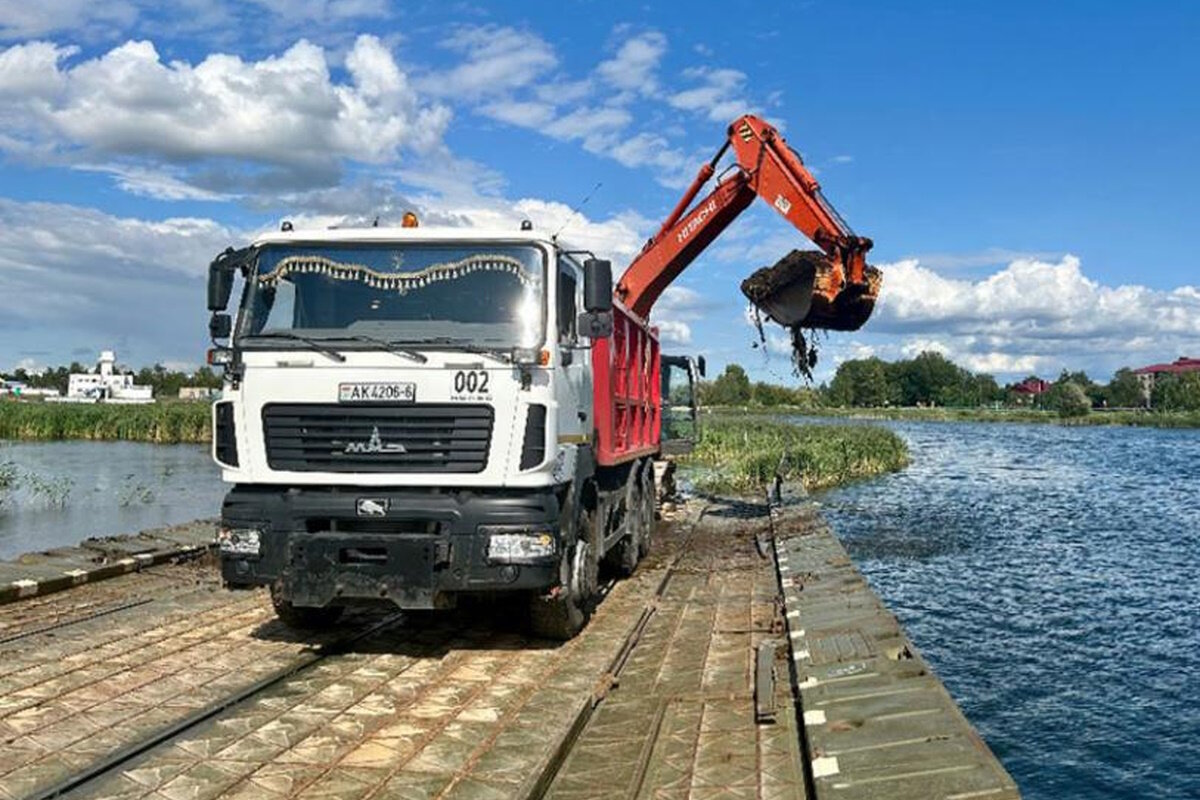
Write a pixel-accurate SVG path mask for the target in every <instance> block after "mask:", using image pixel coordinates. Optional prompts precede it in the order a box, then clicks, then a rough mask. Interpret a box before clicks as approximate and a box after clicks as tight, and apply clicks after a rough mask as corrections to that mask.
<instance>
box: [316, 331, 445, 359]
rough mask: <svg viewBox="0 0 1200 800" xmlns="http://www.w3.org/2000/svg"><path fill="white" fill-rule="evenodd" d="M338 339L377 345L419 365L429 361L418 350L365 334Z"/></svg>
mask: <svg viewBox="0 0 1200 800" xmlns="http://www.w3.org/2000/svg"><path fill="white" fill-rule="evenodd" d="M338 338H339V339H349V340H350V341H352V342H369V343H370V344H377V345H379V346H380V347H382V348H383V349H384V350H387V351H388V352H389V353H395V354H396V355H399V356H404V357H406V358H409V359H412V360H413V361H416V362H417V363H418V364H424V363H425V362H426V361H428V360H429V358H428V357H426V356H425V354H423V353H418V352H417V351H416V350H409V349H408V348H407V347H401V346H400V345H398V344H396V343H395V342H389V341H388V340H387V339H377V338H375V337H374V336H367V335H366V334H365V333H354V334H350V335H349V336H339V337H338Z"/></svg>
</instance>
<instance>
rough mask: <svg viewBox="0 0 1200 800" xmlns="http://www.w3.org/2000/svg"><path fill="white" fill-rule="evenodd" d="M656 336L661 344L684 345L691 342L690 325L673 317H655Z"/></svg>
mask: <svg viewBox="0 0 1200 800" xmlns="http://www.w3.org/2000/svg"><path fill="white" fill-rule="evenodd" d="M654 324H655V325H656V326H658V336H659V338H660V339H661V340H662V343H663V344H668V345H671V344H674V345H685V344H691V343H692V326H691V325H688V324H687V323H686V322H680V321H679V320H674V319H656V320H655V321H654Z"/></svg>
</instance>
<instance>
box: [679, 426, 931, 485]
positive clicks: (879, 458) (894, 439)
mask: <svg viewBox="0 0 1200 800" xmlns="http://www.w3.org/2000/svg"><path fill="white" fill-rule="evenodd" d="M679 464H680V468H681V471H682V472H683V473H684V474H685V475H686V476H687V477H688V479H689V480H691V482H692V484H693V486H695V488H696V489H698V490H700V491H702V492H709V493H713V494H724V493H733V494H750V493H757V492H761V491H762V490H763V487H764V486H766V485H768V484H769V483H770V482H771V481H772V480H773V478H774V475H775V473H776V471H777V470H778V471H779V473H780V475H781V476H782V478H783V479H784V481H785V482H799V483H801V484H803V485H804V488H805V489H807V490H809V491H813V490H817V489H828V488H831V487H834V486H841V485H843V484H846V483H849V482H851V481H855V480H861V479H864V478H872V477H875V476H877V475H882V474H884V473H887V472H896V471H898V470H901V469H904V467H906V466H908V446H907V445H906V444H905V443H904V440H903V439H901V438H900V437H899V436H897V435H896V434H895V433H893V432H892V431H890V430H888V429H887V428H883V427H880V426H876V425H829V424H807V425H806V424H803V423H801V424H794V423H791V422H784V421H781V420H777V419H771V418H770V417H768V416H751V415H746V416H727V415H723V414H722V415H712V416H709V417H707V418H706V419H705V420H704V423H703V435H702V438H701V441H700V444H699V445H697V447H696V449H695V451H694V452H692V453H691V454H690V455H688V456H685V457H682V458H680V460H679Z"/></svg>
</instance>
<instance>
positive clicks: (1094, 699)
mask: <svg viewBox="0 0 1200 800" xmlns="http://www.w3.org/2000/svg"><path fill="white" fill-rule="evenodd" d="M873 424H875V423H873ZM878 424H883V425H886V426H887V427H890V428H891V429H893V430H894V431H896V432H897V433H898V434H900V435H901V436H903V437H904V438H905V439H906V440H907V441H908V444H909V447H910V450H911V454H912V466H910V467H909V468H908V469H907V470H906V471H904V472H902V473H898V474H895V475H891V476H888V477H885V478H882V479H878V480H873V481H868V482H864V483H861V484H857V485H854V486H850V487H845V488H842V489H838V490H833V491H830V492H826V493H823V494H821V495H819V496H818V498H817V499H818V500H819V501H820V502H821V503H822V504H823V506H824V510H825V512H826V514H827V516H828V518H829V520H830V522H831V523H832V524H833V526H834V529H835V531H836V532H837V534H838V536H839V538H841V540H842V542H843V543H844V544H845V546H846V547H847V549H848V550H849V551H850V554H851V556H852V557H853V558H854V560H855V562H856V563H857V564H858V565H859V567H860V569H861V570H862V571H863V573H864V574H865V575H866V576H867V578H868V580H869V581H870V582H871V584H872V585H873V586H874V587H875V589H876V590H877V591H878V592H879V594H880V595H881V596H882V597H883V599H884V601H885V602H886V603H887V605H888V607H889V608H890V609H891V610H892V611H893V612H895V613H896V615H897V616H898V617H899V618H900V620H901V621H902V622H903V623H904V626H905V628H906V629H907V631H908V633H909V635H910V637H911V638H912V639H913V641H914V642H915V644H916V645H917V647H918V648H919V649H920V650H921V651H922V652H923V653H924V654H925V656H926V657H927V658H928V660H929V661H930V662H931V663H932V664H933V666H934V668H935V670H936V671H937V673H938V674H939V676H940V677H941V678H942V679H943V681H945V683H946V685H947V687H948V688H949V689H950V691H951V693H952V694H953V695H954V697H955V699H956V700H958V701H959V703H960V704H961V706H962V708H963V711H964V712H965V713H966V715H967V717H968V718H969V719H970V720H971V721H972V722H973V723H974V724H975V726H976V727H977V728H978V729H979V731H980V733H982V734H983V736H984V738H985V739H986V740H987V742H988V744H989V745H990V746H991V747H992V749H993V751H994V752H995V753H996V755H997V756H998V757H999V758H1000V759H1001V761H1002V762H1003V763H1004V765H1005V766H1006V767H1007V768H1008V769H1009V771H1010V772H1011V774H1012V775H1013V777H1014V778H1015V779H1016V781H1017V783H1018V785H1019V786H1020V787H1021V790H1022V792H1023V794H1024V796H1025V797H1026V798H1028V800H1043V799H1044V800H1051V799H1054V800H1057V799H1058V798H1106V800H1112V798H1184V797H1187V798H1198V797H1200V588H1198V587H1200V581H1198V577H1200V540H1198V539H1197V532H1198V531H1200V432H1197V431H1168V430H1147V429H1132V428H1067V427H1060V426H1055V425H1030V426H1026V425H1011V424H985V423H979V424H970V423H907V422H885V423H878Z"/></svg>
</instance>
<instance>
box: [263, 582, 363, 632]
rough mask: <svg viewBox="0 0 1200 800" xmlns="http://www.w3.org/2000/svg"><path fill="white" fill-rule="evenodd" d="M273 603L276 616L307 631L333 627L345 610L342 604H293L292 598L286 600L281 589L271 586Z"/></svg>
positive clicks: (294, 626) (289, 625)
mask: <svg viewBox="0 0 1200 800" xmlns="http://www.w3.org/2000/svg"><path fill="white" fill-rule="evenodd" d="M271 605H273V606H274V607H275V616H277V617H279V621H280V622H282V623H283V624H284V625H287V626H288V627H289V628H295V629H297V630H306V631H318V630H324V629H326V628H331V627H333V625H334V623H336V622H337V621H338V619H340V618H341V616H342V612H343V611H344V610H345V609H344V608H342V607H341V606H325V607H324V608H310V607H308V606H297V605H292V601H291V600H285V599H284V598H283V597H282V596H280V593H279V591H278V590H277V589H276V588H275V587H274V586H272V587H271Z"/></svg>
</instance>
